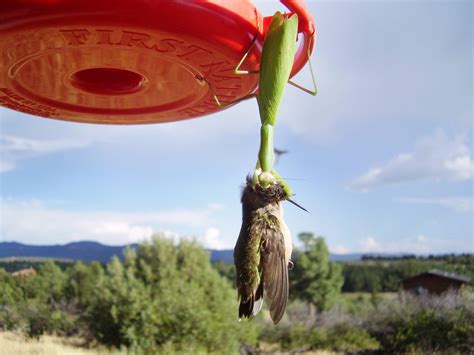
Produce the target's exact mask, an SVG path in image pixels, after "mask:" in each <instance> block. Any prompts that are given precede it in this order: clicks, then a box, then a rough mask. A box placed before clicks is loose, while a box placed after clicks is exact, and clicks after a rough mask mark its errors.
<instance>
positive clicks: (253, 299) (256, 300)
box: [239, 280, 263, 318]
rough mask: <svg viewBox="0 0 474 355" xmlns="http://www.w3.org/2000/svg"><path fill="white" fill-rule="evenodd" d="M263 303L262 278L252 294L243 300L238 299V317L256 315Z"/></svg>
mask: <svg viewBox="0 0 474 355" xmlns="http://www.w3.org/2000/svg"><path fill="white" fill-rule="evenodd" d="M262 305H263V280H262V281H261V282H260V284H259V285H258V287H257V290H256V291H255V293H254V294H252V295H250V297H249V298H248V299H247V300H246V301H244V300H243V299H241V300H240V306H239V318H242V317H246V318H250V317H251V316H256V315H257V314H258V312H260V310H261V309H262Z"/></svg>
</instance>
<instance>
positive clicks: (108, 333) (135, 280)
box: [89, 237, 255, 352]
mask: <svg viewBox="0 0 474 355" xmlns="http://www.w3.org/2000/svg"><path fill="white" fill-rule="evenodd" d="M99 286H100V287H99V288H98V289H99V290H100V291H98V292H96V300H95V301H94V304H93V306H92V307H91V308H90V311H89V320H90V322H89V324H90V327H91V329H93V332H94V334H95V335H96V337H97V338H98V339H99V340H100V341H102V342H104V343H106V344H110V345H114V346H121V345H125V346H127V347H129V348H130V349H134V351H145V352H148V351H154V350H156V349H164V348H167V347H169V346H172V347H173V348H174V349H176V350H177V351H179V350H185V349H201V350H203V351H208V352H212V351H218V352H232V351H236V350H237V348H238V346H239V343H240V342H250V343H251V342H253V341H255V335H253V334H254V331H252V329H251V328H252V327H253V325H252V323H247V324H239V323H238V322H237V308H236V307H237V303H236V299H235V294H234V292H233V290H232V288H231V287H230V286H229V284H228V282H227V281H226V280H225V279H223V278H222V277H220V276H219V274H218V273H217V272H216V271H215V270H214V269H213V268H212V266H211V264H210V262H209V255H208V254H207V252H206V251H204V249H203V248H202V247H201V246H199V245H198V244H196V243H195V242H190V241H181V242H180V243H179V244H178V245H174V244H173V243H172V241H170V240H168V239H165V238H159V237H157V238H155V239H154V240H153V242H152V243H151V244H143V245H141V246H139V247H138V248H137V250H136V251H134V250H128V251H127V252H126V255H125V260H124V262H123V263H121V262H120V261H119V260H118V259H117V258H115V259H113V260H112V261H111V262H110V263H109V264H108V265H107V269H106V273H105V278H104V280H103V282H102V283H101V284H100V285H99ZM249 328H250V329H249ZM252 337H253V339H252Z"/></svg>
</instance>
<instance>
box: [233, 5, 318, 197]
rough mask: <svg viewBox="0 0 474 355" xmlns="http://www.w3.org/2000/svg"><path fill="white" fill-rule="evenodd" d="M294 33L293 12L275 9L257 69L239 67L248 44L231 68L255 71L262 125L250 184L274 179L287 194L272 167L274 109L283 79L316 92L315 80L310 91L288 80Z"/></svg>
mask: <svg viewBox="0 0 474 355" xmlns="http://www.w3.org/2000/svg"><path fill="white" fill-rule="evenodd" d="M297 33H298V16H297V15H296V14H294V15H292V16H291V17H289V18H285V17H284V16H283V15H282V14H281V13H280V12H276V13H275V15H274V16H273V18H272V21H271V23H270V27H269V29H268V33H267V35H266V37H265V41H264V45H263V49H262V57H261V61H260V71H259V72H256V71H246V70H240V69H239V68H240V66H241V65H242V63H243V62H244V61H245V58H246V57H247V55H248V54H249V52H250V50H251V48H252V47H250V48H249V50H248V51H247V53H245V55H244V56H243V57H242V59H241V61H240V62H239V64H238V65H237V67H236V69H235V71H234V72H235V74H256V73H259V92H258V94H256V95H255V96H256V98H257V102H258V108H259V112H260V120H261V124H262V126H261V129H260V149H259V153H258V161H257V165H256V167H255V170H254V173H253V178H252V184H253V186H254V187H255V184H257V183H259V184H260V185H261V186H262V187H267V186H268V185H270V184H271V183H274V182H275V181H278V182H280V184H282V185H283V187H284V191H285V193H286V195H287V197H290V196H291V195H292V192H291V188H290V186H289V185H288V184H287V183H286V181H285V180H284V179H282V178H281V177H280V175H279V174H278V173H277V172H276V170H275V169H274V168H273V163H274V149H273V131H274V126H275V123H276V119H277V116H278V109H279V107H280V103H281V100H282V97H283V93H284V90H285V86H286V83H290V84H291V85H294V86H296V87H298V88H300V89H302V90H303V91H305V92H307V93H310V94H312V95H316V93H317V90H316V84H314V87H315V89H314V91H311V90H308V89H306V88H303V87H302V86H300V85H298V84H296V83H294V82H292V81H291V80H289V78H290V73H291V69H292V66H293V59H294V55H295V50H296V36H297ZM308 57H309V53H308ZM309 65H310V71H311V76H312V79H313V83H315V79H314V75H313V70H312V67H311V62H309Z"/></svg>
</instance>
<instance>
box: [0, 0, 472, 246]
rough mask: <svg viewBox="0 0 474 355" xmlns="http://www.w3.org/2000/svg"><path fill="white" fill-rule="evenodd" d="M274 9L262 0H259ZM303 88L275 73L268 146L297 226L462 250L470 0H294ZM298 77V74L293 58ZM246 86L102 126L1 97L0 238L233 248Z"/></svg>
mask: <svg viewBox="0 0 474 355" xmlns="http://www.w3.org/2000/svg"><path fill="white" fill-rule="evenodd" d="M256 4H257V7H259V8H260V9H261V11H262V13H264V14H266V15H271V14H272V13H273V12H274V11H275V10H276V9H283V8H282V7H281V6H280V7H279V6H278V4H277V3H276V2H275V1H266V2H257V3H256ZM306 4H307V6H308V8H309V10H310V11H311V13H312V14H313V16H314V19H315V22H316V26H317V28H318V38H317V42H316V47H315V51H314V54H313V57H312V63H313V67H314V70H315V73H316V77H317V82H318V90H319V91H318V95H317V96H316V97H313V96H310V95H307V94H305V93H304V92H302V91H300V90H298V89H296V88H294V87H291V86H287V88H286V92H285V96H284V99H283V103H282V105H281V108H280V114H279V117H278V122H277V125H276V136H275V146H276V147H278V148H280V149H286V150H288V151H289V153H288V154H286V155H283V156H282V157H281V159H280V160H279V162H278V165H277V169H278V171H279V172H280V174H281V175H282V176H284V177H285V178H287V179H288V182H289V183H290V184H291V186H292V188H293V191H294V193H295V194H296V195H295V196H294V200H296V201H297V202H298V203H300V204H301V205H303V206H304V207H305V208H306V209H308V210H309V211H310V213H305V212H303V211H301V210H299V209H297V208H295V207H294V206H292V205H291V204H288V203H284V208H285V219H286V222H287V224H288V226H289V227H290V230H291V231H292V234H293V237H294V243H295V244H296V245H298V242H297V238H296V236H297V234H298V233H300V232H313V233H315V234H316V235H322V236H324V237H325V239H326V241H327V243H328V246H329V249H330V251H331V252H333V253H338V254H344V253H353V252H363V253H367V252H376V253H382V252H386V253H400V252H404V253H417V254H428V253H452V252H454V253H465V252H469V253H473V252H474V232H473V228H474V227H473V176H474V161H473V134H472V133H473V106H472V97H473V89H472V81H473V70H472V59H473V58H472V56H473V55H472V53H473V34H472V32H473V4H472V2H471V1H456V0H453V1H306ZM295 81H297V82H299V83H302V84H304V85H306V86H307V87H311V76H310V73H309V70H308V68H304V69H303V70H302V71H301V72H300V73H299V74H298V75H297V76H296V78H295ZM259 130H260V128H259V116H258V108H257V104H256V102H255V101H254V100H250V101H245V102H242V103H239V104H238V105H235V106H233V107H231V108H229V109H227V110H224V111H222V112H219V113H216V114H213V115H209V116H204V117H200V118H197V119H193V120H186V121H181V122H176V123H166V124H157V125H138V126H106V125H92V124H79V123H72V122H63V121H56V120H51V119H44V118H39V117H34V116H30V115H27V114H23V113H20V112H16V111H12V110H9V109H6V108H0V241H17V242H21V243H28V244H42V245H44V244H64V243H68V242H72V241H79V240H95V241H98V242H101V243H104V244H109V245H122V244H126V243H133V242H138V241H142V240H145V239H149V238H150V236H151V235H152V234H154V233H164V234H165V235H167V236H169V237H170V238H180V237H192V238H196V239H197V240H198V241H200V242H201V243H202V244H203V245H204V246H205V247H207V248H213V249H231V248H233V247H234V245H235V241H236V239H237V236H238V233H239V230H240V223H241V206H240V191H241V187H242V185H243V183H244V181H245V177H246V175H247V174H248V173H249V172H250V171H251V170H252V169H253V167H254V165H255V161H256V155H257V151H258V145H259Z"/></svg>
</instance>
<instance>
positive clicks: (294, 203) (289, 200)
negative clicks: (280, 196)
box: [286, 198, 309, 213]
mask: <svg viewBox="0 0 474 355" xmlns="http://www.w3.org/2000/svg"><path fill="white" fill-rule="evenodd" d="M286 200H287V201H288V202H291V203H292V204H293V205H295V206H296V207H299V208H301V209H302V210H303V211H305V212H308V213H309V211H308V210H307V209H306V208H304V207H303V206H300V205H299V204H297V203H296V202H295V201H293V200H292V199H290V198H287V199H286Z"/></svg>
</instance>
